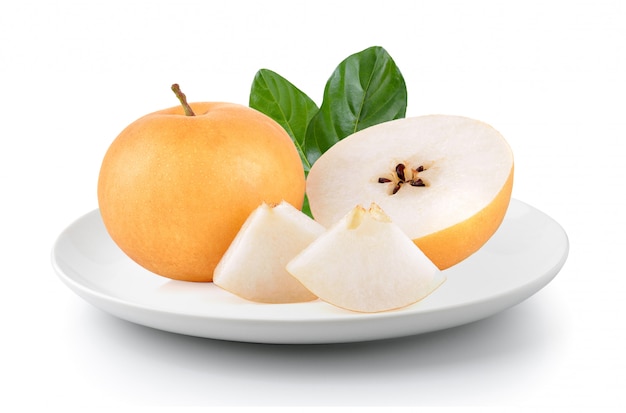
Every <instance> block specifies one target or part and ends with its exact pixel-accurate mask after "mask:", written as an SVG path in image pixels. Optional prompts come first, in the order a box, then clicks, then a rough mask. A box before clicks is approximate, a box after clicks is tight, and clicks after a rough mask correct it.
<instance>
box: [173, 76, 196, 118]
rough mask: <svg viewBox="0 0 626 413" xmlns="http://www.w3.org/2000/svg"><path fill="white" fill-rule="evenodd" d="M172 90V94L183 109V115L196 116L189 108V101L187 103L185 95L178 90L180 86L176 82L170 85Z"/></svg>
mask: <svg viewBox="0 0 626 413" xmlns="http://www.w3.org/2000/svg"><path fill="white" fill-rule="evenodd" d="M172 91H173V92H174V94H175V95H176V97H177V98H178V100H179V101H180V104H181V105H182V106H183V110H184V111H185V115H186V116H196V114H195V113H193V110H192V109H191V106H189V103H187V97H186V96H185V94H184V93H183V92H182V91H181V90H180V86H178V83H174V84H173V85H172Z"/></svg>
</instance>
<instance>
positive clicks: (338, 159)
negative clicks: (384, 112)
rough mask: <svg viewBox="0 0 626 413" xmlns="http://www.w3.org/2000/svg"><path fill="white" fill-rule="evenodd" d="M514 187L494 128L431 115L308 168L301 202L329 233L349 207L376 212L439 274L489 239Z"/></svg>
mask: <svg viewBox="0 0 626 413" xmlns="http://www.w3.org/2000/svg"><path fill="white" fill-rule="evenodd" d="M512 186H513V154H512V152H511V148H510V147H509V145H508V144H507V142H506V141H505V139H504V138H503V137H502V135H501V134H500V133H499V132H498V131H496V130H495V129H494V128H493V127H491V126H489V125H487V124H485V123H483V122H480V121H477V120H474V119H469V118H465V117H460V116H448V115H430V116H418V117H411V118H404V119H398V120H394V121H390V122H386V123H382V124H378V125H375V126H372V127H369V128H367V129H363V130H361V131H359V132H356V133H355V134H353V135H351V136H348V137H346V138H345V139H343V140H342V141H340V142H338V143H337V144H335V145H334V146H332V147H331V148H330V149H329V150H328V151H326V152H325V153H324V154H323V155H322V156H321V157H320V158H319V159H318V160H317V161H316V162H315V163H314V164H313V166H312V168H311V170H310V172H309V175H308V178H307V195H308V198H309V204H310V207H311V212H312V214H313V216H314V218H315V220H316V221H318V222H320V223H322V224H323V225H324V226H327V227H328V226H330V225H332V224H333V223H334V222H336V221H337V220H338V219H340V218H341V217H342V216H343V215H345V214H346V213H347V212H348V211H350V210H351V208H353V207H354V205H362V206H367V205H369V204H370V203H371V202H375V203H376V204H378V205H379V206H380V207H381V208H382V209H383V210H384V211H385V212H386V213H387V214H388V215H389V216H390V217H391V219H392V220H393V222H394V223H395V224H396V225H398V226H399V227H400V228H402V230H403V231H404V233H405V234H406V235H407V236H408V237H409V238H410V239H412V240H413V241H414V242H415V244H416V245H417V246H418V247H420V249H421V250H422V251H423V252H424V253H425V254H426V255H427V256H428V257H429V258H430V259H431V260H432V261H433V262H434V263H435V264H436V265H437V266H438V267H439V268H440V269H445V268H448V267H451V266H452V265H455V264H456V263H458V262H460V261H462V260H464V259H465V258H467V257H469V256H470V255H472V254H473V253H474V252H476V251H477V250H478V249H480V247H481V246H482V245H483V244H484V243H485V242H487V240H488V239H489V238H490V237H491V236H492V235H493V234H494V233H495V231H496V230H497V229H498V227H499V226H500V224H501V222H502V219H503V218H504V215H505V213H506V210H507V208H508V205H509V201H510V198H511V190H512Z"/></svg>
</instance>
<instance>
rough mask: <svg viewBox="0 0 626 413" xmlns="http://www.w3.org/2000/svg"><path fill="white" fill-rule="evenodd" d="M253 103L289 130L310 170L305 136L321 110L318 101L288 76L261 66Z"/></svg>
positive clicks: (304, 164) (257, 108)
mask: <svg viewBox="0 0 626 413" xmlns="http://www.w3.org/2000/svg"><path fill="white" fill-rule="evenodd" d="M249 105H250V107H251V108H253V109H256V110H258V111H260V112H262V113H264V114H266V115H267V116H269V117H270V118H272V119H274V120H275V121H276V122H278V123H279V124H280V125H281V126H282V127H283V128H284V129H285V130H286V131H287V133H288V134H289V136H291V139H292V140H293V142H294V143H295V145H296V147H297V148H298V152H299V153H300V158H301V159H302V165H303V166H304V169H305V172H306V173H308V171H309V169H310V168H311V164H310V163H309V161H308V159H307V156H306V152H305V150H304V147H305V143H304V140H305V136H306V129H307V126H308V124H309V122H310V121H311V118H312V117H313V116H314V115H315V113H317V111H318V107H317V105H316V104H315V102H313V100H311V99H310V98H309V97H308V96H307V95H306V94H305V93H304V92H302V91H301V90H300V89H298V88H297V87H295V86H294V85H293V84H292V83H290V82H289V81H288V80H287V79H285V78H284V77H282V76H280V75H279V74H277V73H275V72H273V71H271V70H268V69H261V70H259V71H258V72H257V73H256V75H255V76H254V81H253V82H252V88H251V90H250V103H249Z"/></svg>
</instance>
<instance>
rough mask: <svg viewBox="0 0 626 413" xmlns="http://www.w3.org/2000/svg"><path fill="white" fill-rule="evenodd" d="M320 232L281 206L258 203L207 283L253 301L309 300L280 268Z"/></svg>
mask: <svg viewBox="0 0 626 413" xmlns="http://www.w3.org/2000/svg"><path fill="white" fill-rule="evenodd" d="M323 232H325V228H324V227H323V226H322V225H320V224H319V223H317V222H315V221H313V220H312V219H311V218H310V217H308V216H307V215H305V214H304V213H302V212H301V211H300V210H298V209H296V208H295V207H293V206H292V205H291V204H289V203H287V202H282V203H280V204H278V205H275V206H270V205H268V204H262V205H260V206H259V207H258V208H257V209H255V210H254V211H253V212H252V213H251V214H250V216H249V217H248V219H247V220H246V221H245V222H244V224H243V226H242V227H241V229H240V231H239V232H238V234H237V235H236V236H235V238H234V240H233V242H232V243H231V245H230V246H229V248H228V249H227V251H226V253H225V254H224V256H223V257H222V259H221V260H220V262H219V263H218V265H217V267H216V268H215V271H214V274H213V283H214V284H215V285H217V286H218V287H220V288H222V289H224V290H227V291H229V292H231V293H233V294H235V295H237V296H239V297H241V298H244V299H247V300H250V301H255V302H261V303H295V302H306V301H312V300H315V299H317V297H316V296H315V295H314V294H313V293H311V292H310V291H309V290H308V289H307V288H305V287H304V286H303V285H302V284H301V283H300V282H298V281H297V280H296V279H295V278H293V277H292V276H291V275H290V274H289V273H288V272H287V271H286V270H285V266H286V264H287V263H288V262H289V261H290V260H291V259H292V258H293V257H294V256H295V255H296V254H298V253H299V252H300V251H301V250H303V249H304V248H305V247H306V246H308V245H309V244H310V243H311V242H312V241H313V240H314V239H315V238H317V237H318V236H319V235H321V234H322V233H323Z"/></svg>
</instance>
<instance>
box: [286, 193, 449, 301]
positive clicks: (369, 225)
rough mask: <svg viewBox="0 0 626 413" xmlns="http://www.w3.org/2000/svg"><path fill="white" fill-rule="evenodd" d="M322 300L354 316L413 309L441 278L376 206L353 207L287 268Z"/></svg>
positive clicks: (435, 287)
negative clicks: (366, 207) (353, 312)
mask: <svg viewBox="0 0 626 413" xmlns="http://www.w3.org/2000/svg"><path fill="white" fill-rule="evenodd" d="M287 271H288V272H289V273H290V274H291V275H292V276H294V277H295V278H296V279H297V280H298V281H300V282H301V283H302V284H303V285H304V286H306V288H308V289H309V290H311V292H312V293H313V294H315V295H316V296H318V297H319V298H320V299H322V300H323V301H326V302H328V303H330V304H332V305H334V306H337V307H341V308H344V309H346V310H350V311H355V312H365V313H372V312H381V311H388V310H394V309H398V308H403V307H406V306H408V305H410V304H414V303H416V302H418V301H420V300H422V299H423V298H425V297H426V296H428V295H429V294H430V293H431V292H433V291H434V290H435V289H437V287H439V285H441V283H442V282H443V281H444V280H445V275H444V274H443V273H442V272H441V271H440V270H439V269H438V268H437V267H436V266H435V265H434V264H433V263H432V262H431V261H430V260H429V259H428V258H427V257H426V256H425V255H424V254H423V253H422V252H421V251H420V250H419V248H418V247H417V246H416V245H415V244H414V243H413V242H412V241H411V240H410V239H409V238H408V237H407V236H406V235H405V234H404V232H403V231H402V230H401V229H400V228H398V226H397V225H395V224H394V223H393V222H392V221H391V220H390V219H389V217H388V216H387V215H386V214H385V213H384V212H383V211H382V210H381V209H380V208H379V207H377V206H376V205H372V206H371V207H370V208H369V210H365V209H364V208H363V207H361V206H357V207H355V208H353V209H352V210H351V211H350V212H349V213H348V214H347V215H346V216H344V217H343V218H342V219H341V220H339V221H338V222H337V223H336V224H335V225H334V226H332V227H331V228H330V229H328V231H327V232H325V233H324V234H322V235H321V236H320V237H318V238H317V239H316V240H315V241H313V242H312V243H311V244H310V245H309V246H308V247H307V248H305V249H304V250H303V251H302V252H301V253H300V254H298V255H297V256H296V257H295V258H293V259H292V260H291V261H290V262H289V263H288V264H287Z"/></svg>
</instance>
